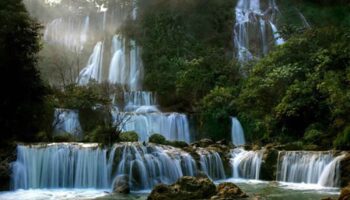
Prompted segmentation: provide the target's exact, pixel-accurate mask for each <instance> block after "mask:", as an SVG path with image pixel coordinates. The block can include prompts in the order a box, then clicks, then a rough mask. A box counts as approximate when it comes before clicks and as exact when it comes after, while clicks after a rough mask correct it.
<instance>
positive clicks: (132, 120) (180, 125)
mask: <svg viewBox="0 0 350 200" xmlns="http://www.w3.org/2000/svg"><path fill="white" fill-rule="evenodd" d="M141 108H142V107H141ZM112 116H114V117H113V118H114V121H120V120H123V119H126V121H125V124H124V126H123V128H122V129H123V131H135V132H137V133H138V135H139V141H148V138H149V137H150V136H151V135H152V134H154V133H158V134H161V135H163V136H164V137H165V138H167V139H168V140H178V141H185V142H187V143H189V142H190V133H189V124H188V119H187V116H186V115H184V114H180V113H160V112H151V113H137V112H132V113H115V114H112Z"/></svg>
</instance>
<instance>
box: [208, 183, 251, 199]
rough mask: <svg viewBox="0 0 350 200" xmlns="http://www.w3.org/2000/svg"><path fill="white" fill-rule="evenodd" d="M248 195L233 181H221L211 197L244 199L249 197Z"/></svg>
mask: <svg viewBox="0 0 350 200" xmlns="http://www.w3.org/2000/svg"><path fill="white" fill-rule="evenodd" d="M247 197H248V195H247V194H246V193H244V192H243V191H242V190H241V189H240V188H239V187H238V186H237V185H235V184H233V183H220V184H219V185H218V187H217V193H216V195H215V196H212V197H211V199H220V200H222V199H225V200H229V199H242V198H247Z"/></svg>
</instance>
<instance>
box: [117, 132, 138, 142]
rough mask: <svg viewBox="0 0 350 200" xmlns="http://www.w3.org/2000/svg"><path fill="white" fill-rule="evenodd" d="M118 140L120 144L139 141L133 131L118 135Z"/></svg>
mask: <svg viewBox="0 0 350 200" xmlns="http://www.w3.org/2000/svg"><path fill="white" fill-rule="evenodd" d="M119 139H120V141H122V142H137V141H138V140H139V136H138V134H137V133H136V132H135V131H127V132H123V133H120V135H119Z"/></svg>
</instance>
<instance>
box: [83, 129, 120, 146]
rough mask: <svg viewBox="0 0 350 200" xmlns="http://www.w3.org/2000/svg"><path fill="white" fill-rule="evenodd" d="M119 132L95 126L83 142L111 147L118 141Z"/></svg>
mask: <svg viewBox="0 0 350 200" xmlns="http://www.w3.org/2000/svg"><path fill="white" fill-rule="evenodd" d="M118 139H119V132H118V131H117V130H116V128H115V127H113V126H101V125H99V126H97V127H95V129H94V130H92V131H91V132H90V133H87V134H86V135H85V137H84V140H85V141H87V142H97V143H100V144H102V145H111V144H113V143H114V142H116V141H118Z"/></svg>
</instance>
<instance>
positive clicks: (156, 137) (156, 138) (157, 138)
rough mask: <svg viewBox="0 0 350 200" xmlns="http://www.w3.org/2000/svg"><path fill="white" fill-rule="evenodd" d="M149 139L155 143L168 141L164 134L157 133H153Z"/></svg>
mask: <svg viewBox="0 0 350 200" xmlns="http://www.w3.org/2000/svg"><path fill="white" fill-rule="evenodd" d="M148 141H149V142H152V143H155V144H166V142H167V141H166V139H165V137H164V136H163V135H161V134H157V133H154V134H152V135H151V137H149V139H148Z"/></svg>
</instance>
